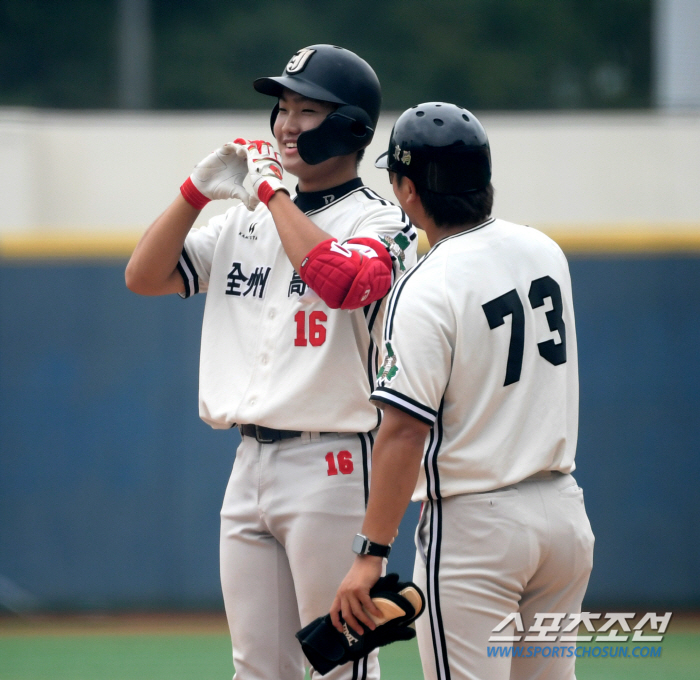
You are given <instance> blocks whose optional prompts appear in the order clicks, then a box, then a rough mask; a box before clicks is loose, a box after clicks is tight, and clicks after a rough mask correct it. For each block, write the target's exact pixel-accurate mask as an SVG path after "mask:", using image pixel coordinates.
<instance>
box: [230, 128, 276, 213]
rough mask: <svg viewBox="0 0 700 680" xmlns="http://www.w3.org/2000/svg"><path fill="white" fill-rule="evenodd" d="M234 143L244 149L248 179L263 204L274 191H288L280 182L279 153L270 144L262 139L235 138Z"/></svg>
mask: <svg viewBox="0 0 700 680" xmlns="http://www.w3.org/2000/svg"><path fill="white" fill-rule="evenodd" d="M236 143H237V144H240V145H241V147H242V148H244V149H245V155H246V159H247V163H248V174H249V177H250V181H251V183H252V185H253V189H254V190H255V194H256V195H257V197H258V198H259V199H260V200H261V201H262V202H263V203H264V204H265V205H267V204H268V201H269V200H270V199H271V198H272V197H273V196H274V195H275V192H276V191H284V192H286V193H287V194H288V193H289V190H288V189H287V187H285V186H284V184H283V182H282V162H281V158H280V155H279V154H278V153H277V152H276V151H275V150H274V149H273V148H272V144H270V143H269V142H265V141H263V140H262V139H253V140H250V139H249V140H245V139H237V140H236ZM239 153H241V151H240V150H239Z"/></svg>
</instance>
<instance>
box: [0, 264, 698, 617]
mask: <svg viewBox="0 0 700 680" xmlns="http://www.w3.org/2000/svg"><path fill="white" fill-rule="evenodd" d="M570 261H571V270H572V276H573V283H574V295H575V307H576V313H577V328H578V338H579V355H580V366H581V425H580V440H579V450H578V458H577V461H578V466H579V470H578V472H577V478H578V480H579V483H580V484H581V486H582V487H583V488H584V490H585V495H586V503H587V507H588V512H589V515H590V518H591V523H592V525H593V530H594V532H595V534H596V552H595V566H594V570H593V575H592V579H591V584H590V588H589V591H588V595H587V602H586V604H587V606H589V607H590V608H594V607H596V606H598V607H602V606H612V605H627V606H633V607H637V608H639V609H643V608H645V607H659V608H661V609H664V608H665V609H670V608H672V607H673V608H693V607H695V608H697V607H698V606H700V580H699V579H698V574H699V573H700V540H699V539H700V526H699V525H700V492H698V483H699V482H700V455H699V454H700V450H699V448H700V447H699V442H700V255H699V254H698V253H693V254H690V255H687V256H684V255H658V254H657V255H619V254H618V255H614V256H613V255H588V256H584V255H571V256H570ZM124 265H125V261H123V260H118V259H112V260H108V259H106V260H95V261H77V260H76V261H73V262H67V261H59V260H55V261H43V262H41V261H37V262H31V261H26V260H20V259H7V260H4V261H1V262H0V611H1V610H2V609H3V608H4V609H10V610H13V609H14V610H17V611H20V610H22V609H31V608H35V609H48V608H54V609H111V608H139V609H153V608H159V609H162V608H175V609H205V608H221V607H222V604H221V594H220V588H219V580H218V512H219V507H220V503H221V499H222V497H223V492H224V488H225V485H226V481H227V477H228V474H229V472H230V469H231V466H232V464H233V459H234V454H235V448H236V445H237V443H238V436H237V433H236V431H228V432H221V431H218V432H217V431H213V430H211V429H210V428H209V427H208V426H206V425H205V424H204V423H202V422H201V421H200V420H199V418H198V416H197V364H198V356H199V335H200V325H201V316H202V309H203V302H204V300H203V298H201V299H195V300H189V301H184V302H183V301H181V300H180V299H179V298H177V297H176V296H172V297H170V298H167V299H164V298H157V299H156V298H141V297H138V296H136V295H133V294H132V293H129V292H128V291H127V290H126V288H125V286H124V277H123V271H124ZM416 514H417V508H415V507H414V508H412V509H411V511H410V512H409V515H408V516H407V520H406V521H405V522H404V524H403V526H402V531H401V537H400V540H399V543H398V547H397V549H396V550H395V553H394V555H393V556H392V559H391V562H390V568H392V569H394V570H398V571H400V572H401V573H402V574H403V575H405V576H409V575H410V573H411V569H412V546H411V542H412V527H411V526H410V525H411V523H414V522H415V518H416ZM465 549H466V550H468V549H469V547H468V546H465ZM309 558H310V559H313V556H312V555H310V556H309ZM630 611H631V610H630Z"/></svg>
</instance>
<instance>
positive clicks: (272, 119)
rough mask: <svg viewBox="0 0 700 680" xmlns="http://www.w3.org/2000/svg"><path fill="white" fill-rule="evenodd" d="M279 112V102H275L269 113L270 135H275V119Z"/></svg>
mask: <svg viewBox="0 0 700 680" xmlns="http://www.w3.org/2000/svg"><path fill="white" fill-rule="evenodd" d="M279 112H280V104H279V102H277V103H276V104H275V106H274V108H273V109H272V113H270V130H272V136H273V137H274V136H275V121H276V120H277V114H278V113H279Z"/></svg>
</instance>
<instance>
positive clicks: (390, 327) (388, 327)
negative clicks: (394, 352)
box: [384, 217, 496, 340]
mask: <svg viewBox="0 0 700 680" xmlns="http://www.w3.org/2000/svg"><path fill="white" fill-rule="evenodd" d="M495 221H496V218H495V217H490V218H489V219H488V220H486V221H485V222H482V223H481V224H477V225H476V226H475V227H472V228H471V229H467V230H465V231H460V232H459V233H458V234H452V236H447V237H446V238H444V239H442V240H440V241H438V242H437V243H436V244H435V245H434V246H433V247H432V248H431V249H430V250H429V251H428V252H427V253H426V254H425V256H424V257H423V258H421V260H420V261H419V262H417V263H416V265H415V266H414V267H413V268H412V269H411V270H410V271H409V272H408V273H407V274H406V275H405V276H404V277H403V278H402V279H401V281H399V283H398V284H397V285H396V287H395V288H394V291H393V292H392V294H391V297H390V298H389V305H388V309H387V321H386V323H385V325H384V339H385V340H391V336H392V333H393V331H394V316H395V314H396V305H397V303H398V301H399V297H400V296H401V292H402V291H403V289H404V287H405V285H406V282H407V281H408V280H409V279H410V278H411V276H413V275H414V274H415V273H416V272H417V271H418V269H419V268H420V267H421V266H422V265H423V264H424V263H425V262H426V261H427V259H428V258H429V257H430V256H431V255H432V254H433V253H434V252H435V251H436V250H437V249H438V248H439V247H440V246H441V245H442V244H443V243H446V242H447V241H452V240H453V239H456V238H459V237H460V236H465V235H466V234H471V233H473V232H475V231H478V230H479V229H483V228H484V227H487V226H488V225H489V224H492V223H493V222H495Z"/></svg>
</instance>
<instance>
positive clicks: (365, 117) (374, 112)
mask: <svg viewBox="0 0 700 680" xmlns="http://www.w3.org/2000/svg"><path fill="white" fill-rule="evenodd" d="M253 87H254V88H255V89H256V90H257V91H258V92H262V93H263V94H269V95H272V96H273V97H279V96H280V95H281V94H282V90H283V88H285V87H286V88H287V89H289V90H291V91H292V92H296V93H297V94H300V95H302V96H304V97H308V98H309V99H318V100H320V101H324V102H331V103H333V104H338V105H339V106H338V108H337V109H336V110H335V111H333V112H332V113H330V114H329V115H328V116H327V117H326V118H325V120H324V121H323V122H322V123H321V124H320V125H319V126H318V127H316V128H314V129H313V130H307V131H306V132H302V133H301V134H300V135H299V138H298V140H297V149H298V150H299V156H301V158H302V160H303V161H305V162H306V163H309V164H310V165H316V164H317V163H321V162H323V161H325V160H328V159H329V158H332V157H333V156H345V155H346V154H350V153H353V152H354V151H359V150H360V149H362V148H364V147H365V146H367V145H368V144H369V143H370V142H371V141H372V136H373V135H374V130H375V128H376V127H377V120H378V119H379V109H380V107H381V103H382V91H381V87H380V85H379V79H378V78H377V74H376V73H375V72H374V71H373V70H372V67H371V66H370V65H369V64H368V63H367V62H366V61H365V60H364V59H361V58H360V57H358V56H357V55H356V54H355V53H354V52H351V51H350V50H346V49H343V48H342V47H336V46H335V45H311V46H310V47H304V48H303V49H301V50H299V51H298V52H297V53H296V54H295V55H294V56H293V57H292V58H291V59H290V60H289V63H288V64H287V66H286V67H285V69H284V72H283V73H282V75H281V76H279V77H271V78H258V79H257V80H256V81H255V82H254V83H253ZM278 111H279V106H278V105H275V108H274V109H273V110H272V115H271V116H270V127H271V128H273V133H274V125H275V119H276V118H277V112H278Z"/></svg>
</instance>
